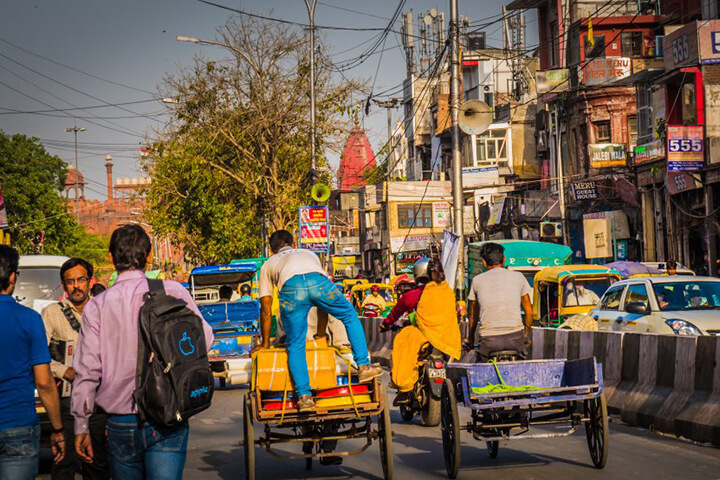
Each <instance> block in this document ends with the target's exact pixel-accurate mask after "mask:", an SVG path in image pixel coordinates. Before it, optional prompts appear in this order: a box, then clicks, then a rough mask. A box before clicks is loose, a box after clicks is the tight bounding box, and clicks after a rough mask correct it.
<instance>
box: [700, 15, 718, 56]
mask: <svg viewBox="0 0 720 480" xmlns="http://www.w3.org/2000/svg"><path fill="white" fill-rule="evenodd" d="M698 25H699V28H698V43H699V44H700V63H702V64H711V63H720V20H703V21H702V22H699V23H698Z"/></svg>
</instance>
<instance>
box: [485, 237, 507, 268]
mask: <svg viewBox="0 0 720 480" xmlns="http://www.w3.org/2000/svg"><path fill="white" fill-rule="evenodd" d="M480 256H481V257H482V259H483V260H484V261H485V263H487V266H488V267H495V266H497V265H502V263H503V259H504V258H505V249H504V248H503V246H502V245H500V244H499V243H494V242H488V243H486V244H485V245H483V246H482V248H481V249H480Z"/></svg>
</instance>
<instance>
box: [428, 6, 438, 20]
mask: <svg viewBox="0 0 720 480" xmlns="http://www.w3.org/2000/svg"><path fill="white" fill-rule="evenodd" d="M428 13H429V14H430V16H431V17H433V18H435V17H437V10H435V9H434V8H431V9H430V11H429V12H428Z"/></svg>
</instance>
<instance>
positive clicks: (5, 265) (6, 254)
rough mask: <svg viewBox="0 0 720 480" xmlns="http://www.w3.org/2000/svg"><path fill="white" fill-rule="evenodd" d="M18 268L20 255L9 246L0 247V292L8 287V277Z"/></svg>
mask: <svg viewBox="0 0 720 480" xmlns="http://www.w3.org/2000/svg"><path fill="white" fill-rule="evenodd" d="M18 268H20V254H19V253H18V251H17V250H15V249H14V248H13V247H11V246H9V245H0V290H7V289H8V287H10V276H11V275H12V274H13V273H17V271H18Z"/></svg>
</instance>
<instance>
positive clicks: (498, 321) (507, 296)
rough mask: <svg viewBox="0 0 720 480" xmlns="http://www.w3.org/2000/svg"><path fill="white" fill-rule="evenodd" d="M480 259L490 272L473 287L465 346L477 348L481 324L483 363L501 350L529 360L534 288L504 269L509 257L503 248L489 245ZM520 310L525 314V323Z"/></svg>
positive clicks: (478, 278) (480, 276) (479, 276)
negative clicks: (517, 354) (527, 356)
mask: <svg viewBox="0 0 720 480" xmlns="http://www.w3.org/2000/svg"><path fill="white" fill-rule="evenodd" d="M480 256H481V257H482V259H483V264H484V265H485V268H486V271H485V272H484V273H481V274H480V275H477V276H476V277H475V278H473V281H472V286H471V287H470V293H469V294H468V300H469V302H470V309H469V312H470V315H469V317H470V328H469V333H468V338H467V339H466V340H465V342H466V343H467V344H469V345H470V346H472V345H474V344H475V333H476V331H477V327H478V320H479V323H480V344H479V345H478V348H477V353H478V357H479V358H478V360H479V361H481V362H487V361H488V359H489V356H490V353H492V352H497V351H500V350H516V351H517V352H518V353H519V354H520V356H521V357H525V355H526V354H527V347H528V345H529V343H530V341H529V337H530V329H531V327H532V303H531V301H530V294H531V290H530V284H528V282H527V280H526V279H525V277H524V276H523V275H522V273H520V272H514V271H512V270H508V269H507V268H504V267H503V264H504V263H505V254H504V249H503V247H502V245H500V244H497V243H486V244H485V245H483V247H482V250H481V251H480ZM520 306H522V310H523V311H524V316H525V319H524V320H525V322H524V323H523V319H522V317H521V315H520V310H519V307H520Z"/></svg>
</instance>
